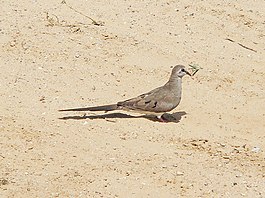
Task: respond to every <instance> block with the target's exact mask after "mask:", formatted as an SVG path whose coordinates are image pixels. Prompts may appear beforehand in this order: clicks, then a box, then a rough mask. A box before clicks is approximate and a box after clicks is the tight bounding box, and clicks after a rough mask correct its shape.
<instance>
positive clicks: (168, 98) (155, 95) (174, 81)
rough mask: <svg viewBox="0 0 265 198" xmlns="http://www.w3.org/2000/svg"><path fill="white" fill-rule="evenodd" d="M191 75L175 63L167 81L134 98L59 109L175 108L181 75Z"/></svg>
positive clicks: (149, 110)
mask: <svg viewBox="0 0 265 198" xmlns="http://www.w3.org/2000/svg"><path fill="white" fill-rule="evenodd" d="M186 74H188V75H191V74H190V73H189V72H187V71H186V70H185V67H184V66H183V65H177V66H175V67H174V68H173V69H172V72H171V76H170V78H169V80H168V82H167V83H166V84H165V85H163V86H161V87H158V88H156V89H154V90H152V91H150V92H148V93H145V94H141V95H139V96H137V97H135V98H131V99H128V100H125V101H121V102H118V103H117V104H111V105H103V106H96V107H84V108H74V109H63V110H59V111H105V112H107V111H113V110H127V111H136V112H141V113H146V114H157V113H160V114H161V113H165V112H168V111H171V110H172V109H174V108H176V107H177V106H178V104H179V103H180V100H181V89H182V85H181V83H182V77H183V76H185V75H186Z"/></svg>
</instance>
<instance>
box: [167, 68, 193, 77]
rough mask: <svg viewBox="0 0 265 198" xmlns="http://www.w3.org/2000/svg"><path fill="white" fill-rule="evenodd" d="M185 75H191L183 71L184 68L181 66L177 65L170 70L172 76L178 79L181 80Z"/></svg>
mask: <svg viewBox="0 0 265 198" xmlns="http://www.w3.org/2000/svg"><path fill="white" fill-rule="evenodd" d="M186 74H188V75H189V76H191V74H190V73H189V72H188V71H187V70H185V66H183V65H177V66H175V67H174V68H173V70H172V74H171V75H172V76H177V77H179V78H182V77H183V76H185V75H186Z"/></svg>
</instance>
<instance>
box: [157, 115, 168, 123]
mask: <svg viewBox="0 0 265 198" xmlns="http://www.w3.org/2000/svg"><path fill="white" fill-rule="evenodd" d="M163 115H164V114H163ZM163 115H161V116H157V119H158V120H159V122H163V123H167V122H168V120H167V119H166V118H165V117H164V116H163Z"/></svg>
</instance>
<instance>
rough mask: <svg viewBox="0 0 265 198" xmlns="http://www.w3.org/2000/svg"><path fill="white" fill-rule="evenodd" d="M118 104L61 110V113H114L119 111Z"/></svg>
mask: <svg viewBox="0 0 265 198" xmlns="http://www.w3.org/2000/svg"><path fill="white" fill-rule="evenodd" d="M117 109H118V105H117V104H111V105H103V106H96V107H83V108H74V109H60V110H59V111H113V110H117Z"/></svg>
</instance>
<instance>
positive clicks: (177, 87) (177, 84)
mask: <svg viewBox="0 0 265 198" xmlns="http://www.w3.org/2000/svg"><path fill="white" fill-rule="evenodd" d="M181 82H182V78H179V77H171V78H170V79H169V81H168V82H167V83H166V86H168V87H169V88H170V89H171V90H172V91H176V92H178V93H177V94H178V95H179V96H180V95H181V89H182V88H181Z"/></svg>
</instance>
